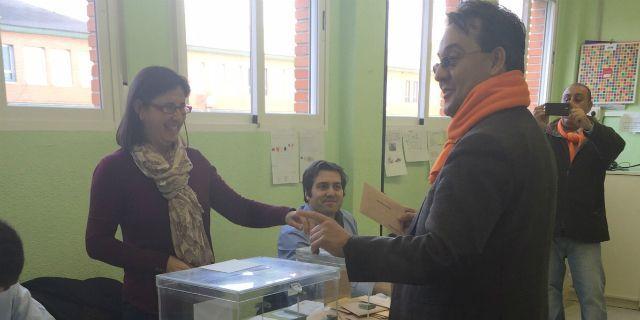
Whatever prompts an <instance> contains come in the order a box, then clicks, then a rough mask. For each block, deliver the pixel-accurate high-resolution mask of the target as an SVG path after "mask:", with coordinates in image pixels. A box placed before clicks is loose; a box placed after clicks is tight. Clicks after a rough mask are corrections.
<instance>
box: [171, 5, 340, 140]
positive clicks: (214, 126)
mask: <svg viewBox="0 0 640 320" xmlns="http://www.w3.org/2000/svg"><path fill="white" fill-rule="evenodd" d="M244 1H250V3H251V5H250V8H251V21H252V24H251V49H250V50H251V54H250V66H251V68H250V70H251V77H250V78H251V90H252V92H251V113H223V112H192V113H191V114H190V115H189V120H188V125H189V128H190V129H192V130H195V131H238V130H259V129H276V128H277V129H282V128H292V129H302V128H317V129H323V128H326V121H325V100H326V97H325V79H326V78H327V67H326V66H327V63H326V60H327V52H328V51H327V50H328V48H327V43H328V41H327V40H328V39H327V38H328V33H329V32H328V28H329V26H328V25H327V23H326V22H327V19H328V17H327V16H328V12H329V1H326V0H309V5H310V8H309V9H310V13H309V19H310V23H309V27H310V28H313V29H312V31H311V30H310V37H311V39H310V45H311V48H310V60H311V61H310V66H311V70H310V83H309V93H310V94H309V103H310V106H309V107H310V110H315V113H313V114H277V113H266V112H265V93H266V92H265V84H266V79H265V72H264V71H265V69H264V66H265V63H264V62H265V54H264V27H263V1H262V0H244ZM173 5H174V8H175V12H176V14H175V15H174V20H173V22H174V28H173V29H174V30H175V34H174V35H173V39H174V41H175V45H174V46H173V47H174V48H175V54H174V57H175V61H174V65H175V66H176V70H178V73H180V74H181V75H183V76H185V77H187V78H188V62H187V43H186V21H185V10H184V9H185V7H184V0H173ZM314 66H315V72H313V70H314V69H313V67H314Z"/></svg>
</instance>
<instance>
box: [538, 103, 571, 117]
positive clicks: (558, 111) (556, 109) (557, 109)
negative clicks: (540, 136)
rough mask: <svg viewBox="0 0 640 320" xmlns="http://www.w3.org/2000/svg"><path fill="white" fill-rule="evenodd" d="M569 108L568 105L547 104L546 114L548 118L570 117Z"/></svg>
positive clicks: (545, 106) (545, 107) (545, 105)
mask: <svg viewBox="0 0 640 320" xmlns="http://www.w3.org/2000/svg"><path fill="white" fill-rule="evenodd" d="M569 108H570V107H569V104H568V103H554V102H547V103H545V104H544V113H546V114H547V115H548V116H568V115H569Z"/></svg>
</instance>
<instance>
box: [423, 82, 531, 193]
mask: <svg viewBox="0 0 640 320" xmlns="http://www.w3.org/2000/svg"><path fill="white" fill-rule="evenodd" d="M529 103H530V100H529V87H528V86H527V82H526V81H525V80H524V74H523V73H522V71H519V70H513V71H509V72H505V73H503V74H500V75H497V76H494V77H491V78H489V79H487V80H485V81H483V82H481V83H480V84H478V85H476V86H475V87H474V88H473V89H472V90H471V92H469V95H467V97H466V98H465V100H464V102H462V105H461V106H460V108H459V109H458V111H457V112H456V114H455V116H454V117H453V119H452V120H451V123H450V124H449V127H448V128H447V141H446V142H445V145H444V148H443V149H442V152H440V155H439V156H438V159H437V160H436V161H435V163H433V165H432V166H431V172H429V182H430V183H431V184H433V182H434V181H436V178H437V177H438V174H439V173H440V170H442V167H443V166H444V164H445V162H446V161H447V158H448V157H449V154H450V153H451V150H453V147H454V146H455V144H456V143H457V142H458V140H459V139H460V138H462V136H464V135H465V133H467V131H469V130H470V129H471V128H472V127H473V126H474V125H475V124H476V123H478V122H479V121H480V120H482V119H484V118H485V117H487V116H489V115H491V114H493V113H495V112H498V111H501V110H506V109H511V108H514V107H519V106H528V105H529Z"/></svg>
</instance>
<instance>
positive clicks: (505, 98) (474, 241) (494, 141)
mask: <svg viewBox="0 0 640 320" xmlns="http://www.w3.org/2000/svg"><path fill="white" fill-rule="evenodd" d="M524 48H525V28H524V25H523V24H522V22H520V20H519V19H518V18H517V16H515V15H514V14H513V13H511V12H509V11H507V10H505V9H504V8H500V7H498V6H497V5H495V4H493V3H489V2H484V1H467V2H464V3H462V4H461V5H460V7H459V8H458V10H457V11H456V12H453V13H449V14H448V27H447V29H446V31H445V34H444V37H443V39H442V42H441V43H440V49H439V52H438V56H439V57H440V61H441V62H440V63H439V64H436V65H435V66H434V72H435V79H436V81H438V82H439V84H440V88H441V89H442V91H443V97H444V110H445V113H446V114H447V115H448V116H451V117H452V121H451V124H450V125H449V128H448V132H447V133H448V140H447V143H446V144H445V147H444V150H443V151H442V153H441V154H440V157H439V158H438V160H437V161H435V163H433V164H431V172H430V177H429V178H430V182H431V183H432V185H431V188H430V190H429V193H428V195H427V197H426V199H425V201H424V202H423V204H422V207H421V209H420V211H419V213H418V215H417V217H415V218H414V219H413V221H412V223H411V224H410V225H409V226H408V228H407V230H406V231H407V235H405V236H398V237H395V238H389V237H358V236H350V235H349V234H347V233H345V232H344V230H343V229H341V228H340V227H339V226H338V225H337V224H335V223H334V222H332V221H330V219H324V218H323V217H322V216H321V215H317V214H314V213H307V214H305V216H306V217H308V218H310V219H313V220H315V221H316V222H317V223H318V225H317V226H315V227H314V228H313V229H312V230H311V241H312V246H313V247H321V248H324V249H325V250H327V251H329V252H331V253H332V254H334V255H344V257H345V258H346V264H347V269H348V273H349V279H350V280H352V281H387V282H393V283H394V290H393V295H392V300H391V301H392V305H391V318H392V319H403V320H404V319H430V320H433V319H474V320H476V319H518V320H522V319H540V320H541V319H546V317H547V313H548V311H547V307H548V300H547V279H548V271H549V268H548V262H549V247H550V244H551V239H552V230H553V221H554V212H555V207H556V202H555V199H556V198H555V197H556V176H557V172H556V167H555V163H554V160H553V154H552V151H551V149H550V147H549V144H548V142H547V141H546V139H545V137H544V134H543V133H542V132H541V131H540V129H539V127H538V125H537V123H536V121H535V120H534V118H533V117H532V115H531V113H530V112H529V111H528V110H527V108H526V106H528V105H529V90H528V87H527V84H526V82H525V80H524V74H523V70H524Z"/></svg>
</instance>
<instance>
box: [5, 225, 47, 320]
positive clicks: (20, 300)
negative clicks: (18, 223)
mask: <svg viewBox="0 0 640 320" xmlns="http://www.w3.org/2000/svg"><path fill="white" fill-rule="evenodd" d="M23 265H24V252H23V250H22V242H21V241H20V237H19V236H18V234H17V233H16V231H15V230H13V228H11V227H10V226H9V225H7V224H6V223H5V222H4V221H2V220H0V319H3V320H4V319H7V320H22V319H25V320H26V319H29V320H39V319H53V317H52V316H51V315H50V314H49V312H47V310H46V309H45V308H44V307H43V306H42V305H41V304H40V303H39V302H38V301H36V300H35V299H33V298H32V297H31V294H30V293H29V290H27V289H26V288H24V287H23V286H21V285H20V284H19V283H18V277H19V276H20V273H21V272H22V267H23Z"/></svg>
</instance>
